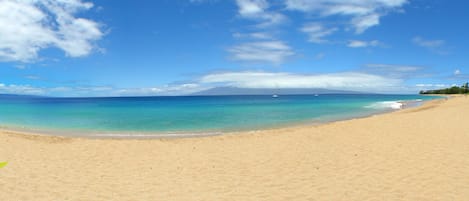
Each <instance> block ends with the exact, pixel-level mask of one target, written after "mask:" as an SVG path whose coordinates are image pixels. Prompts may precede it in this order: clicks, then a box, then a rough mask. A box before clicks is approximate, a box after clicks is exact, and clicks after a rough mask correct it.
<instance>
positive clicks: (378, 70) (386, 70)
mask: <svg viewBox="0 0 469 201" xmlns="http://www.w3.org/2000/svg"><path fill="white" fill-rule="evenodd" d="M426 70H427V68H425V67H423V66H412V65H391V64H366V65H365V68H364V69H363V71H364V72H366V73H372V74H376V75H382V76H386V77H391V78H399V79H402V78H416V77H428V76H430V75H431V74H429V73H427V72H426Z"/></svg>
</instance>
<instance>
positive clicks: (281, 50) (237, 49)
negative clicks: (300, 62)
mask: <svg viewBox="0 0 469 201" xmlns="http://www.w3.org/2000/svg"><path fill="white" fill-rule="evenodd" d="M228 51H229V52H230V53H231V57H232V59H233V60H237V61H245V62H268V63H273V64H281V63H282V62H284V61H285V60H286V59H288V58H289V57H290V56H292V55H294V52H293V50H292V49H291V48H290V47H289V46H288V45H287V44H285V43H284V42H282V41H278V40H269V41H260V42H245V43H241V44H239V45H236V46H234V47H231V48H229V49H228Z"/></svg>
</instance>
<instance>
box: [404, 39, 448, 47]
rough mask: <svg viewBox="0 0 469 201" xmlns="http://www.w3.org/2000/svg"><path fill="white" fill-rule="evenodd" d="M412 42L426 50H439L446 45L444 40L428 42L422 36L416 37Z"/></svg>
mask: <svg viewBox="0 0 469 201" xmlns="http://www.w3.org/2000/svg"><path fill="white" fill-rule="evenodd" d="M412 42H413V43H414V44H416V45H418V46H421V47H425V48H438V47H441V46H443V45H444V44H445V41H444V40H426V39H424V38H422V37H420V36H417V37H414V38H413V39H412Z"/></svg>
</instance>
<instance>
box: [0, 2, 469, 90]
mask: <svg viewBox="0 0 469 201" xmlns="http://www.w3.org/2000/svg"><path fill="white" fill-rule="evenodd" d="M468 7H469V2H467V1H463V0H454V1H443V0H440V1H438V0H427V1H424V0H355V1H341V0H276V1H273V0H271V1H269V0H158V1H154V0H141V1H138V2H137V1H109V0H95V1H91V0H42V1H34V0H4V1H0V93H18V94H37V95H50V96H129V95H183V94H190V93H192V92H196V91H200V90H204V89H208V88H211V87H216V86H233V87H248V88H273V87H278V88H328V89H343V90H354V91H365V92H366V91H373V92H376V91H379V92H382V93H417V92H418V91H419V90H422V89H433V88H442V87H449V86H452V85H454V84H457V85H460V84H462V83H464V82H466V81H468V80H469V67H468V66H469V62H468V60H467V58H468V56H469V38H468V37H467V36H469V33H468V32H469V29H467V27H468V25H469V24H468V21H467V19H469V13H468V12H467V8H468Z"/></svg>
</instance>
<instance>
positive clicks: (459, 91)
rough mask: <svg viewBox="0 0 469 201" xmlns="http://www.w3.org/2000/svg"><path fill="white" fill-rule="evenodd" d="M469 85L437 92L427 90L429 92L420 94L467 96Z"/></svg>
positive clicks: (437, 90)
mask: <svg viewBox="0 0 469 201" xmlns="http://www.w3.org/2000/svg"><path fill="white" fill-rule="evenodd" d="M468 85H469V83H468V82H466V84H464V85H462V86H460V87H457V86H454V87H450V88H446V89H435V90H427V91H420V94H467V93H469V86H468Z"/></svg>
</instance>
